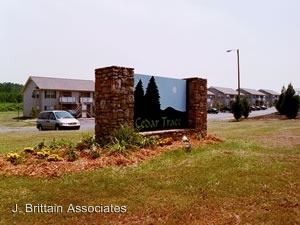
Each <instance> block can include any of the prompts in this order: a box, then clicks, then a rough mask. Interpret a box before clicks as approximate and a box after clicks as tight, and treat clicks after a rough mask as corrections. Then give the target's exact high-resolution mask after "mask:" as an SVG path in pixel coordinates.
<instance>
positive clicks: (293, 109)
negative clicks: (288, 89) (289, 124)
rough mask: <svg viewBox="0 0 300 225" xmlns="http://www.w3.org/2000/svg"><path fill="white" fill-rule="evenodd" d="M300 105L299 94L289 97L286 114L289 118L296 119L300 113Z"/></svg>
mask: <svg viewBox="0 0 300 225" xmlns="http://www.w3.org/2000/svg"><path fill="white" fill-rule="evenodd" d="M299 106H300V97H299V96H297V95H294V96H293V97H292V98H290V99H288V100H287V102H286V113H285V114H286V116H287V117H288V118H289V119H294V118H296V117H297V115H298V111H299Z"/></svg>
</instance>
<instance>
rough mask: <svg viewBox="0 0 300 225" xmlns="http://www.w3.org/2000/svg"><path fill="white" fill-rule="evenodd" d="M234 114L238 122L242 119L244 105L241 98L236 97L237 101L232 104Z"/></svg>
mask: <svg viewBox="0 0 300 225" xmlns="http://www.w3.org/2000/svg"><path fill="white" fill-rule="evenodd" d="M232 113H233V116H234V118H235V119H236V120H237V121H239V119H240V118H241V117H242V113H243V105H242V103H241V99H240V97H239V96H236V99H235V101H234V102H233V103H232Z"/></svg>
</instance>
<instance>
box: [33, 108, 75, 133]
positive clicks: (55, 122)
mask: <svg viewBox="0 0 300 225" xmlns="http://www.w3.org/2000/svg"><path fill="white" fill-rule="evenodd" d="M36 127H37V129H39V130H60V129H76V130H79V129H80V122H79V121H78V120H77V119H75V118H74V117H73V116H72V115H71V114H70V113H69V112H67V111H62V110H50V111H42V112H40V113H39V116H38V119H37V121H36Z"/></svg>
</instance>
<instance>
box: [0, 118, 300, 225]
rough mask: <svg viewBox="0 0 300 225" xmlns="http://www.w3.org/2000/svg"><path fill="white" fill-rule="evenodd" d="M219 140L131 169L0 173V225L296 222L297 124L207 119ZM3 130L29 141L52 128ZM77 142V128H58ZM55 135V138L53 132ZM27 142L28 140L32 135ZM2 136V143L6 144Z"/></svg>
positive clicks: (12, 139)
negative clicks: (43, 208) (100, 208)
mask: <svg viewBox="0 0 300 225" xmlns="http://www.w3.org/2000/svg"><path fill="white" fill-rule="evenodd" d="M208 127H209V133H211V134H217V135H218V136H220V137H222V138H224V140H225V141H224V142H223V143H219V144H214V145H204V146H200V147H196V146H195V147H194V148H193V149H192V152H191V153H186V152H183V151H182V150H179V149H178V150H174V151H172V152H167V153H164V154H162V155H160V156H158V157H156V158H154V159H152V160H148V161H144V162H143V163H141V164H139V165H137V166H130V167H123V168H120V167H113V168H105V169H98V170H96V171H92V172H84V171H83V172H81V173H77V174H68V175H65V176H63V177H60V178H54V179H45V178H29V177H15V176H0V180H1V182H0V224H270V225H276V224H278V225H279V224H282V225H289V224H299V223H300V219H299V218H300V203H299V202H300V121H299V120H278V121H276V120H274V121H254V120H249V121H243V122H240V123H237V122H211V123H209V126H208ZM36 134H37V133H36V132H35V133H27V134H17V133H8V134H7V136H6V137H5V138H3V137H2V134H1V139H0V140H1V141H0V145H3V144H6V146H7V147H6V148H2V147H1V150H0V151H6V149H7V148H15V147H16V146H18V148H21V147H22V146H23V147H25V146H28V145H29V146H30V145H31V144H33V143H36V142H38V141H41V140H42V139H45V141H47V140H49V141H50V140H52V138H53V137H55V135H57V134H58V133H57V132H56V133H55V132H39V133H38V135H36ZM59 135H60V137H61V138H62V137H64V138H72V139H73V140H76V139H77V140H78V138H79V135H80V133H75V134H73V133H72V132H70V133H69V132H59ZM57 138H59V137H57ZM33 139H34V140H33ZM5 140H7V141H6V143H5ZM26 203H32V204H49V205H54V204H56V205H62V206H64V210H65V211H66V209H67V207H68V205H69V204H71V203H72V204H76V205H89V206H93V205H100V204H102V205H110V204H115V205H126V206H127V212H126V213H124V214H117V213H115V214H113V213H106V214H105V213H102V214H101V213H66V212H64V213H57V214H41V213H40V214H38V213H35V214H30V213H26V214H25V213H17V214H13V213H11V209H12V208H13V207H14V205H15V204H19V205H21V206H22V205H24V204H26Z"/></svg>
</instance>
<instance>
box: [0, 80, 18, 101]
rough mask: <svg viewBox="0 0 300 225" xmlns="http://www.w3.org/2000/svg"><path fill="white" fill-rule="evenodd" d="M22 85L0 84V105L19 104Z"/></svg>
mask: <svg viewBox="0 0 300 225" xmlns="http://www.w3.org/2000/svg"><path fill="white" fill-rule="evenodd" d="M22 90H23V85H22V84H17V83H11V82H4V83H0V103H21V102H22Z"/></svg>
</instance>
